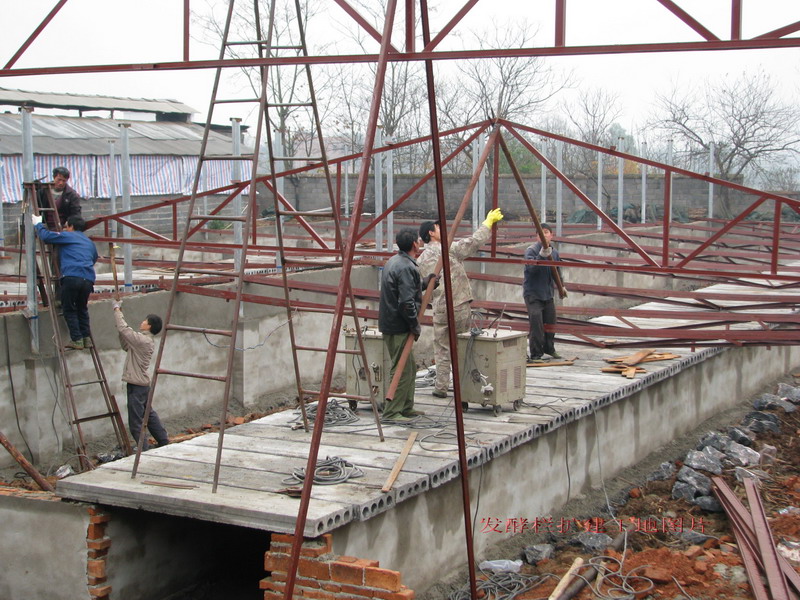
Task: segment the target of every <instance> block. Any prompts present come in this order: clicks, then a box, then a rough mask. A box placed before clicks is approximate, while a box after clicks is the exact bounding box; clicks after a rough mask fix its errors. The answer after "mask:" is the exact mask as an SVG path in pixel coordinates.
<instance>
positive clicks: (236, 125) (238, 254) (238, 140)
mask: <svg viewBox="0 0 800 600" xmlns="http://www.w3.org/2000/svg"><path fill="white" fill-rule="evenodd" d="M231 135H232V136H233V137H232V141H233V156H241V155H242V120H241V119H240V118H239V117H233V118H231ZM241 181H242V161H240V160H234V161H233V169H232V172H231V183H234V182H235V183H239V182H241ZM254 193H255V190H250V194H251V195H252V194H254ZM233 213H234V214H235V215H236V216H237V217H241V216H242V194H236V196H235V197H234V199H233ZM233 243H234V244H236V245H237V246H238V248H237V249H236V250H234V251H233V268H234V269H235V270H237V271H238V270H239V266H240V264H241V262H242V250H241V246H242V223H241V221H234V222H233Z"/></svg>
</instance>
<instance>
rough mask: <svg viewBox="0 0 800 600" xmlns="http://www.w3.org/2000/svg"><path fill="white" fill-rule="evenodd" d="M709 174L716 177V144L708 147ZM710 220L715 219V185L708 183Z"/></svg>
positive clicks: (712, 143)
mask: <svg viewBox="0 0 800 600" xmlns="http://www.w3.org/2000/svg"><path fill="white" fill-rule="evenodd" d="M708 174H709V176H711V177H713V176H714V142H711V143H710V144H709V145H708ZM708 218H709V219H713V218H714V184H713V183H711V182H710V181H709V182H708Z"/></svg>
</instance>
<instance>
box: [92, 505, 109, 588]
mask: <svg viewBox="0 0 800 600" xmlns="http://www.w3.org/2000/svg"><path fill="white" fill-rule="evenodd" d="M88 511H89V527H88V528H87V531H86V547H87V550H88V561H87V564H86V575H87V578H88V580H87V583H88V587H89V596H91V597H92V598H96V599H98V600H103V599H107V598H109V597H110V595H111V586H110V585H108V577H107V575H106V559H107V558H108V549H109V548H110V547H111V538H110V537H108V536H107V535H106V526H107V525H108V522H109V521H110V520H111V515H109V514H108V513H106V512H103V511H102V510H101V509H100V508H98V507H97V506H89V507H88Z"/></svg>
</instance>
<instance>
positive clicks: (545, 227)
mask: <svg viewBox="0 0 800 600" xmlns="http://www.w3.org/2000/svg"><path fill="white" fill-rule="evenodd" d="M542 233H544V239H542V236H539V241H540V242H542V243H544V241H545V240H547V243H548V244H550V240H551V239H552V238H553V228H552V227H551V226H550V224H548V223H542Z"/></svg>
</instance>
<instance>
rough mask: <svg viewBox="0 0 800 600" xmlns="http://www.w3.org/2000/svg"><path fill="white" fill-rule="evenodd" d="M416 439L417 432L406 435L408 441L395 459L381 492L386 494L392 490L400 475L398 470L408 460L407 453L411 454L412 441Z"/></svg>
mask: <svg viewBox="0 0 800 600" xmlns="http://www.w3.org/2000/svg"><path fill="white" fill-rule="evenodd" d="M416 439H417V432H416V431H412V432H411V433H410V434H408V440H406V445H405V446H404V447H403V451H402V452H400V456H398V457H397V461H396V462H395V463H394V467H393V468H392V472H391V473H389V478H388V479H387V480H386V483H385V484H384V485H383V487H382V488H381V491H382V492H388V491H389V490H390V489H392V485H394V481H395V479H397V476H398V475H399V474H400V469H402V468H403V465H404V464H405V462H406V458H408V453H409V452H411V446H413V445H414V441H415V440H416Z"/></svg>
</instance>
